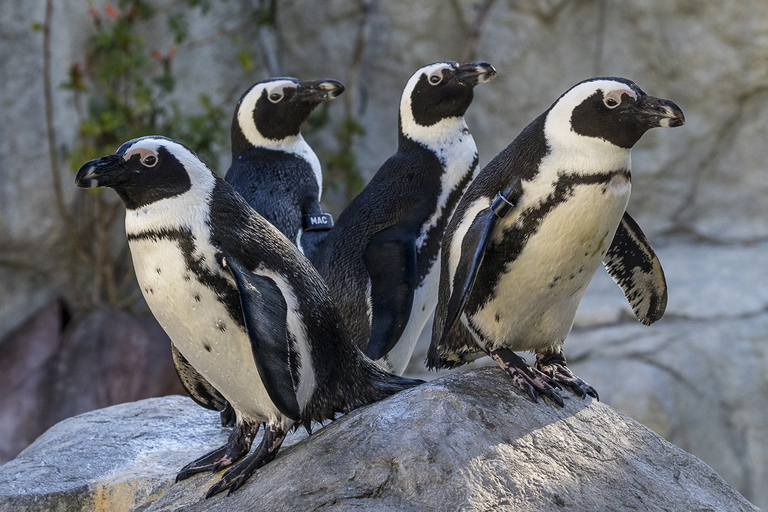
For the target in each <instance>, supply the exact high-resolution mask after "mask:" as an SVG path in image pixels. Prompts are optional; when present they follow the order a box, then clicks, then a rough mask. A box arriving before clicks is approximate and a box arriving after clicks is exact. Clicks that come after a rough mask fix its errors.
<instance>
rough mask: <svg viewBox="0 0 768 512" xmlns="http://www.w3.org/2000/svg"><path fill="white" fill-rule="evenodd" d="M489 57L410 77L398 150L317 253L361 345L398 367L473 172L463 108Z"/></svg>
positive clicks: (414, 335) (488, 73)
mask: <svg viewBox="0 0 768 512" xmlns="http://www.w3.org/2000/svg"><path fill="white" fill-rule="evenodd" d="M495 76H496V70H495V69H494V68H493V66H491V65H490V64H488V63H487V62H471V63H468V64H463V65H459V64H458V63H456V62H437V63H433V64H429V65H426V66H423V67H422V68H421V69H419V70H417V71H416V72H415V73H414V74H413V75H412V76H411V77H410V79H409V80H408V82H407V84H406V86H405V89H404V91H403V93H402V96H401V100H400V108H399V130H398V148H397V152H396V153H395V154H394V155H393V156H391V157H390V158H389V159H387V161H386V162H384V164H383V165H382V166H381V167H380V168H379V170H378V171H377V172H376V174H375V175H374V177H373V178H372V179H371V181H370V182H369V183H368V185H366V186H365V188H364V189H363V191H362V192H360V194H359V195H358V196H357V197H355V198H354V199H353V200H352V202H351V203H350V204H349V205H348V206H347V207H346V208H345V209H344V211H343V212H342V213H341V215H340V216H339V219H338V222H337V223H336V226H335V227H334V228H333V229H332V230H331V232H330V233H329V234H328V236H327V237H326V239H325V240H324V241H323V244H322V245H321V247H320V250H319V256H318V258H317V260H316V261H315V265H316V266H317V268H318V270H319V271H320V274H321V275H322V276H323V277H324V278H325V280H326V282H327V283H328V286H329V288H330V289H331V293H332V294H333V296H334V298H335V299H336V301H337V303H338V304H339V308H340V310H341V313H342V315H343V317H344V320H345V321H346V322H347V326H348V327H349V329H350V333H351V334H352V338H353V339H354V341H355V343H357V345H358V346H359V347H360V348H362V349H363V350H365V351H366V354H367V355H368V357H370V358H371V359H374V360H377V361H379V362H380V363H381V364H382V365H383V366H384V367H385V368H387V369H389V370H391V371H393V372H394V373H397V374H401V373H402V372H403V371H404V370H405V368H406V366H407V364H408V362H409V360H410V358H411V354H412V352H413V349H414V347H415V345H416V341H417V340H418V337H419V334H421V331H422V330H423V329H424V326H425V325H426V323H427V321H428V320H429V317H430V315H431V314H432V311H433V310H434V307H435V304H436V303H437V283H438V276H439V268H440V259H439V254H440V243H441V241H442V236H443V230H444V229H445V226H446V225H447V224H448V219H450V217H451V214H452V213H453V210H454V209H455V208H456V205H457V204H458V201H459V198H460V197H461V195H462V193H463V192H464V190H466V188H467V185H468V184H469V183H470V181H472V179H473V178H474V176H475V174H476V173H477V163H478V157H477V146H476V145H475V141H474V139H473V138H472V135H471V133H470V132H469V128H468V127H467V124H466V121H465V120H464V114H465V113H466V111H467V109H468V108H469V106H470V105H471V103H472V100H473V98H474V92H473V91H474V88H475V86H476V85H478V84H482V83H485V82H488V81H490V80H491V79H493V78H494V77H495Z"/></svg>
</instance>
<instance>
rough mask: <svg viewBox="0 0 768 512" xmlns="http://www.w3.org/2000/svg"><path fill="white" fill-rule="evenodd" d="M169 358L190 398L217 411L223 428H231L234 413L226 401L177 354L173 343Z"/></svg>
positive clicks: (179, 353) (177, 350) (182, 356)
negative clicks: (171, 359)
mask: <svg viewBox="0 0 768 512" xmlns="http://www.w3.org/2000/svg"><path fill="white" fill-rule="evenodd" d="M171 357H172V358H173V366H174V367H175V368H176V375H178V376H179V380H180V381H181V385H182V387H183V388H184V390H185V391H186V392H187V394H188V395H189V396H190V398H192V400H194V401H195V403H196V404H198V405H200V406H202V407H205V408H206V409H210V410H212V411H219V412H220V413H221V425H222V426H223V427H229V426H233V425H234V422H235V411H234V409H232V406H231V405H230V404H229V402H228V401H227V399H226V398H224V397H223V396H221V393H219V391H218V390H217V389H216V388H214V387H213V386H212V385H211V383H210V382H208V381H207V380H205V377H203V376H202V375H200V373H199V372H198V371H197V370H195V368H194V366H192V365H191V364H189V361H187V358H186V357H184V355H183V354H182V353H181V352H179V349H178V348H176V345H174V344H173V343H171Z"/></svg>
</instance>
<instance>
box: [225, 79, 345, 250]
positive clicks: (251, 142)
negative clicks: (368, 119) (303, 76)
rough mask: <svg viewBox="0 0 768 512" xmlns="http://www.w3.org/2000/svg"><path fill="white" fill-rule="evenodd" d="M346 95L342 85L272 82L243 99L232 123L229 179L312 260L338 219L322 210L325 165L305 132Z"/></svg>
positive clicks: (256, 87)
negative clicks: (320, 110) (313, 117)
mask: <svg viewBox="0 0 768 512" xmlns="http://www.w3.org/2000/svg"><path fill="white" fill-rule="evenodd" d="M343 92H344V85H343V84H342V83H341V82H339V81H338V80H331V79H324V80H304V81H299V80H297V79H295V78H270V79H268V80H263V81H261V82H258V83H256V84H254V85H253V86H251V87H250V88H249V89H248V90H247V91H245V93H243V95H242V96H241V98H240V100H239V101H238V103H237V108H236V109H235V114H234V116H233V118H232V130H231V137H232V164H231V165H230V167H229V170H228V171H227V173H226V175H225V177H224V179H225V180H226V181H227V182H228V183H229V184H230V185H232V188H234V189H235V190H236V191H237V192H239V193H240V195H242V196H243V197H244V198H245V200H246V201H248V204H250V205H251V207H252V208H253V209H254V210H256V211H257V212H258V213H259V214H260V215H262V216H263V217H264V218H265V219H267V220H268V221H269V222H271V223H272V225H273V226H275V227H276V228H277V229H279V230H280V231H281V232H282V233H283V234H284V235H285V236H287V237H288V239H289V240H291V241H292V242H293V243H294V244H296V246H297V247H298V248H299V250H301V252H303V253H304V255H305V256H306V257H307V258H309V259H310V260H312V259H313V258H314V255H315V250H316V248H317V246H318V244H319V243H320V242H321V241H322V240H323V238H325V235H326V234H327V233H328V230H329V229H331V227H333V217H331V215H330V214H329V213H323V211H322V208H321V207H320V199H321V197H322V191H323V174H322V170H321V168H320V161H319V160H318V158H317V155H316V154H315V152H314V151H313V150H312V148H311V147H310V146H309V144H307V142H306V141H305V140H304V137H302V135H301V127H302V125H303V124H304V123H305V122H306V121H307V119H308V118H309V114H311V113H312V111H313V110H314V109H315V108H316V107H317V106H318V105H320V104H321V103H323V102H326V101H330V100H332V99H334V98H337V97H339V95H341V94H342V93H343Z"/></svg>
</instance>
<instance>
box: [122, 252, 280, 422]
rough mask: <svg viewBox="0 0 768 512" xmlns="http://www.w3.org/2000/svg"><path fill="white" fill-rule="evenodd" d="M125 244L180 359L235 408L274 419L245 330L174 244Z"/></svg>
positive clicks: (274, 409)
mask: <svg viewBox="0 0 768 512" xmlns="http://www.w3.org/2000/svg"><path fill="white" fill-rule="evenodd" d="M130 248H131V254H132V256H133V263H134V267H135V268H136V278H137V279H138V281H139V286H140V287H141V291H142V293H143V294H144V298H145V299H146V301H147V305H149V308H150V309H151V310H152V314H154V315H155V318H157V321H158V322H159V323H160V325H161V326H162V327H163V329H164V330H165V332H166V333H167V334H168V336H169V337H170V338H171V340H172V341H173V343H174V345H176V347H177V348H178V349H179V351H180V352H181V353H182V354H183V355H184V357H185V358H186V359H187V360H188V361H189V362H190V363H191V364H192V366H194V367H195V369H196V370H197V371H198V372H200V374H201V375H203V376H204V377H205V378H206V380H208V382H210V383H211V384H212V385H213V386H214V387H215V388H216V389H217V390H219V392H221V394H222V395H224V397H225V398H226V399H227V400H229V401H230V403H231V404H232V405H233V407H234V408H235V409H236V410H237V411H239V412H241V413H243V414H245V415H247V416H249V417H251V418H254V419H257V420H262V421H266V420H268V419H271V420H275V419H276V418H277V409H276V408H275V407H274V405H273V404H272V402H271V400H270V399H269V396H268V395H267V393H266V390H265V388H264V386H263V384H262V382H261V379H260V377H259V374H258V370H257V368H256V364H255V362H254V360H253V353H252V351H251V344H250V340H249V339H248V336H247V334H246V333H245V330H243V328H242V327H241V326H240V325H238V323H237V322H235V320H234V319H232V318H231V316H230V314H229V312H228V311H227V309H226V308H225V307H224V304H222V303H221V302H220V301H219V299H218V297H217V296H216V294H215V293H214V292H213V290H212V289H211V288H209V287H208V286H206V285H204V284H202V283H201V282H200V281H199V280H198V278H197V276H196V275H195V274H194V273H192V272H191V271H190V270H189V268H188V258H187V257H185V255H184V254H183V253H182V251H181V250H180V248H179V244H178V242H176V241H175V240H168V239H158V240H152V239H146V240H138V239H137V240H132V241H131V242H130ZM206 259H207V258H206ZM228 280H230V281H231V278H229V279H228ZM232 286H234V283H232Z"/></svg>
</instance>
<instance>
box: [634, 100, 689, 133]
mask: <svg viewBox="0 0 768 512" xmlns="http://www.w3.org/2000/svg"><path fill="white" fill-rule="evenodd" d="M635 109H636V110H637V114H638V117H639V118H641V119H644V120H645V121H646V122H647V123H648V124H649V125H650V126H651V127H652V128H654V127H657V126H661V127H663V128H673V127H675V126H682V125H684V124H685V115H684V114H683V111H682V110H681V109H680V107H678V106H677V105H675V104H674V103H673V102H671V101H669V100H665V99H662V98H654V97H653V96H645V97H643V98H641V99H640V101H638V102H637V103H636V104H635Z"/></svg>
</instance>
